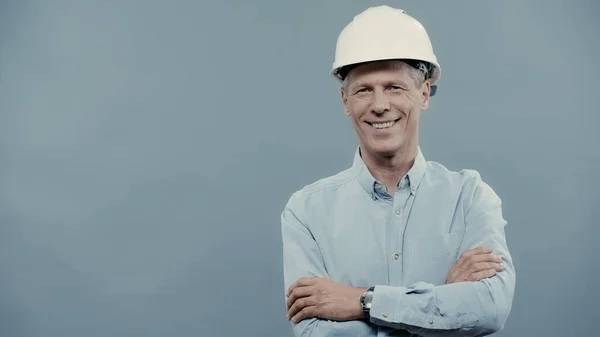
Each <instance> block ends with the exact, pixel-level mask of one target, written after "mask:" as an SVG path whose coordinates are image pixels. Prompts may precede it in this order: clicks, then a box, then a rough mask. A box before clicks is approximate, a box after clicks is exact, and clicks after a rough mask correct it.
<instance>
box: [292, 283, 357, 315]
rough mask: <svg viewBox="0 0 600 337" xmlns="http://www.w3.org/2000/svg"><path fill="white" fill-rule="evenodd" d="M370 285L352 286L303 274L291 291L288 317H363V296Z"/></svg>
mask: <svg viewBox="0 0 600 337" xmlns="http://www.w3.org/2000/svg"><path fill="white" fill-rule="evenodd" d="M365 291H366V289H360V288H352V287H349V286H347V285H344V284H341V283H338V282H335V281H332V280H330V279H328V278H301V279H298V281H296V283H294V284H293V285H292V286H291V287H290V288H289V289H288V292H287V297H288V300H287V318H288V320H291V321H292V322H293V323H298V322H300V321H301V320H303V319H306V318H312V317H317V318H322V319H329V320H335V321H349V320H356V319H360V318H362V317H363V312H362V307H361V305H360V297H361V295H362V294H363V293H364V292H365Z"/></svg>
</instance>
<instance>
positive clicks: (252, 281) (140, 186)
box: [0, 0, 600, 337]
mask: <svg viewBox="0 0 600 337" xmlns="http://www.w3.org/2000/svg"><path fill="white" fill-rule="evenodd" d="M383 3H388V4H391V5H396V6H397V7H401V8H404V9H406V10H407V11H408V12H409V13H410V14H411V15H413V16H415V17H417V18H418V19H419V20H420V21H421V22H423V24H424V25H425V26H426V27H427V29H428V31H429V34H430V37H431V39H432V40H433V43H434V48H435V51H436V53H437V55H438V58H439V60H440V62H441V64H442V78H441V82H440V88H439V92H438V95H437V96H436V97H435V98H434V99H433V100H432V102H431V106H430V110H429V111H427V112H426V113H425V114H424V116H423V122H422V138H421V146H422V149H423V151H424V154H425V156H426V158H427V159H429V160H435V161H439V162H441V163H443V164H445V165H446V166H448V167H449V168H450V169H454V170H458V169H461V168H465V167H468V168H474V169H477V170H479V171H480V172H481V174H482V176H483V178H484V179H485V180H486V181H487V182H489V183H490V185H492V186H493V187H494V188H495V190H496V191H497V192H498V194H499V195H500V196H501V197H502V199H503V200H504V205H505V206H504V207H505V208H504V211H505V216H506V218H507V220H508V221H509V226H508V228H507V235H508V241H509V245H510V248H511V251H512V254H513V256H514V260H515V264H516V268H517V272H518V273H517V282H518V283H517V292H516V297H515V300H514V306H513V310H512V313H511V316H510V318H509V321H508V323H507V325H506V328H505V330H504V331H503V332H501V333H499V334H498V336H546V337H551V336H584V335H587V336H591V335H594V333H595V332H594V330H593V326H594V325H595V323H596V321H597V320H598V319H599V318H600V310H599V309H598V306H597V302H598V300H599V299H600V297H599V296H598V292H597V285H598V284H599V283H600V277H599V273H598V267H599V265H598V251H597V248H595V247H594V243H595V241H596V240H597V239H598V237H599V229H598V228H599V223H598V217H599V215H600V211H599V209H600V207H598V206H600V202H599V201H598V197H599V193H598V190H599V187H600V186H599V184H598V181H597V176H596V174H595V173H598V172H599V170H600V151H599V150H598V149H597V146H598V145H599V143H600V142H599V136H598V133H597V128H598V125H599V122H600V118H599V117H598V91H599V89H600V86H599V84H598V77H599V75H600V71H599V67H598V64H597V56H598V54H599V53H600V43H599V42H598V41H599V40H600V39H599V38H598V33H600V23H598V21H597V16H598V14H599V13H600V5H599V4H598V2H597V1H591V0H590V1H584V0H581V1H570V2H564V1H548V0H538V1H517V0H514V1H456V0H455V1H436V2H422V1H419V2H417V1H410V2H409V1H397V2H390V1H388V2H382V1H348V0H336V1H317V0H312V1H276V0H270V1H267V0H262V1H258V0H257V1H241V0H237V1H233V0H230V1H213V2H198V1H173V2H165V1H116V0H114V1H99V0H98V1H41V0H40V1H2V2H0V112H1V114H0V135H1V138H0V164H1V165H0V240H1V241H0V275H1V276H0V336H2V337H22V336H27V337H38V336H39V337H42V336H43V337H54V336H57V337H58V336H61V337H71V336H89V337H92V336H114V337H118V336H291V331H290V329H289V325H288V322H287V321H286V320H285V309H284V302H283V297H282V296H283V291H284V289H283V279H282V261H281V239H280V228H279V226H280V224H279V215H280V212H281V210H282V208H283V206H284V204H285V202H286V201H287V198H288V197H289V196H290V194H291V193H292V192H293V191H295V190H297V189H299V188H301V187H302V186H303V185H305V184H308V183H310V182H312V181H314V180H316V179H319V178H321V177H324V176H328V175H330V174H334V173H336V172H338V171H340V170H343V169H345V168H346V167H348V166H349V165H350V164H351V161H352V155H353V153H354V150H355V146H356V138H355V136H354V131H353V129H352V127H351V124H350V122H349V120H347V118H346V117H345V116H344V115H343V111H342V106H341V103H340V99H339V90H338V85H337V83H335V81H334V80H333V79H332V78H331V77H329V75H328V71H329V67H330V66H331V63H332V61H333V53H334V46H335V40H336V38H337V35H338V33H339V31H340V30H341V29H342V28H343V26H344V25H345V24H346V23H348V22H349V21H350V20H351V19H352V17H353V16H354V15H355V14H357V13H359V12H360V11H362V10H363V9H365V8H366V7H368V6H369V5H373V4H383Z"/></svg>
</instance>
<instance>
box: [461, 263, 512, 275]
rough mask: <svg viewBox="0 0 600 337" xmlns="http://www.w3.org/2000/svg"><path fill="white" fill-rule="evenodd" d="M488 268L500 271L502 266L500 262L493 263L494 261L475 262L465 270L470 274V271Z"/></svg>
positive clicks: (502, 268)
mask: <svg viewBox="0 0 600 337" xmlns="http://www.w3.org/2000/svg"><path fill="white" fill-rule="evenodd" d="M488 269H494V270H496V271H502V270H504V266H503V265H502V264H500V263H494V262H476V263H472V264H471V265H470V266H469V268H468V269H467V272H469V274H472V273H476V272H480V271H483V270H488Z"/></svg>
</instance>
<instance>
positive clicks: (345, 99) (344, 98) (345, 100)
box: [340, 88, 350, 116]
mask: <svg viewBox="0 0 600 337" xmlns="http://www.w3.org/2000/svg"><path fill="white" fill-rule="evenodd" d="M340 94H341V96H342V104H344V114H345V115H346V116H350V110H349V109H348V94H347V93H346V91H344V88H340Z"/></svg>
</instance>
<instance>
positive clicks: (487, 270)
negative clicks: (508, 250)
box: [446, 247, 504, 284]
mask: <svg viewBox="0 0 600 337" xmlns="http://www.w3.org/2000/svg"><path fill="white" fill-rule="evenodd" d="M502 270H504V266H503V265H502V259H501V258H500V257H499V256H496V255H492V251H491V249H489V248H487V247H477V248H473V249H470V250H467V251H466V252H464V253H463V254H462V255H461V256H460V258H459V259H458V261H457V262H456V264H455V265H454V267H452V269H450V271H449V272H448V276H447V277H446V284H450V283H457V282H475V281H480V280H483V279H484V278H488V277H492V276H494V275H496V272H499V271H502Z"/></svg>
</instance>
